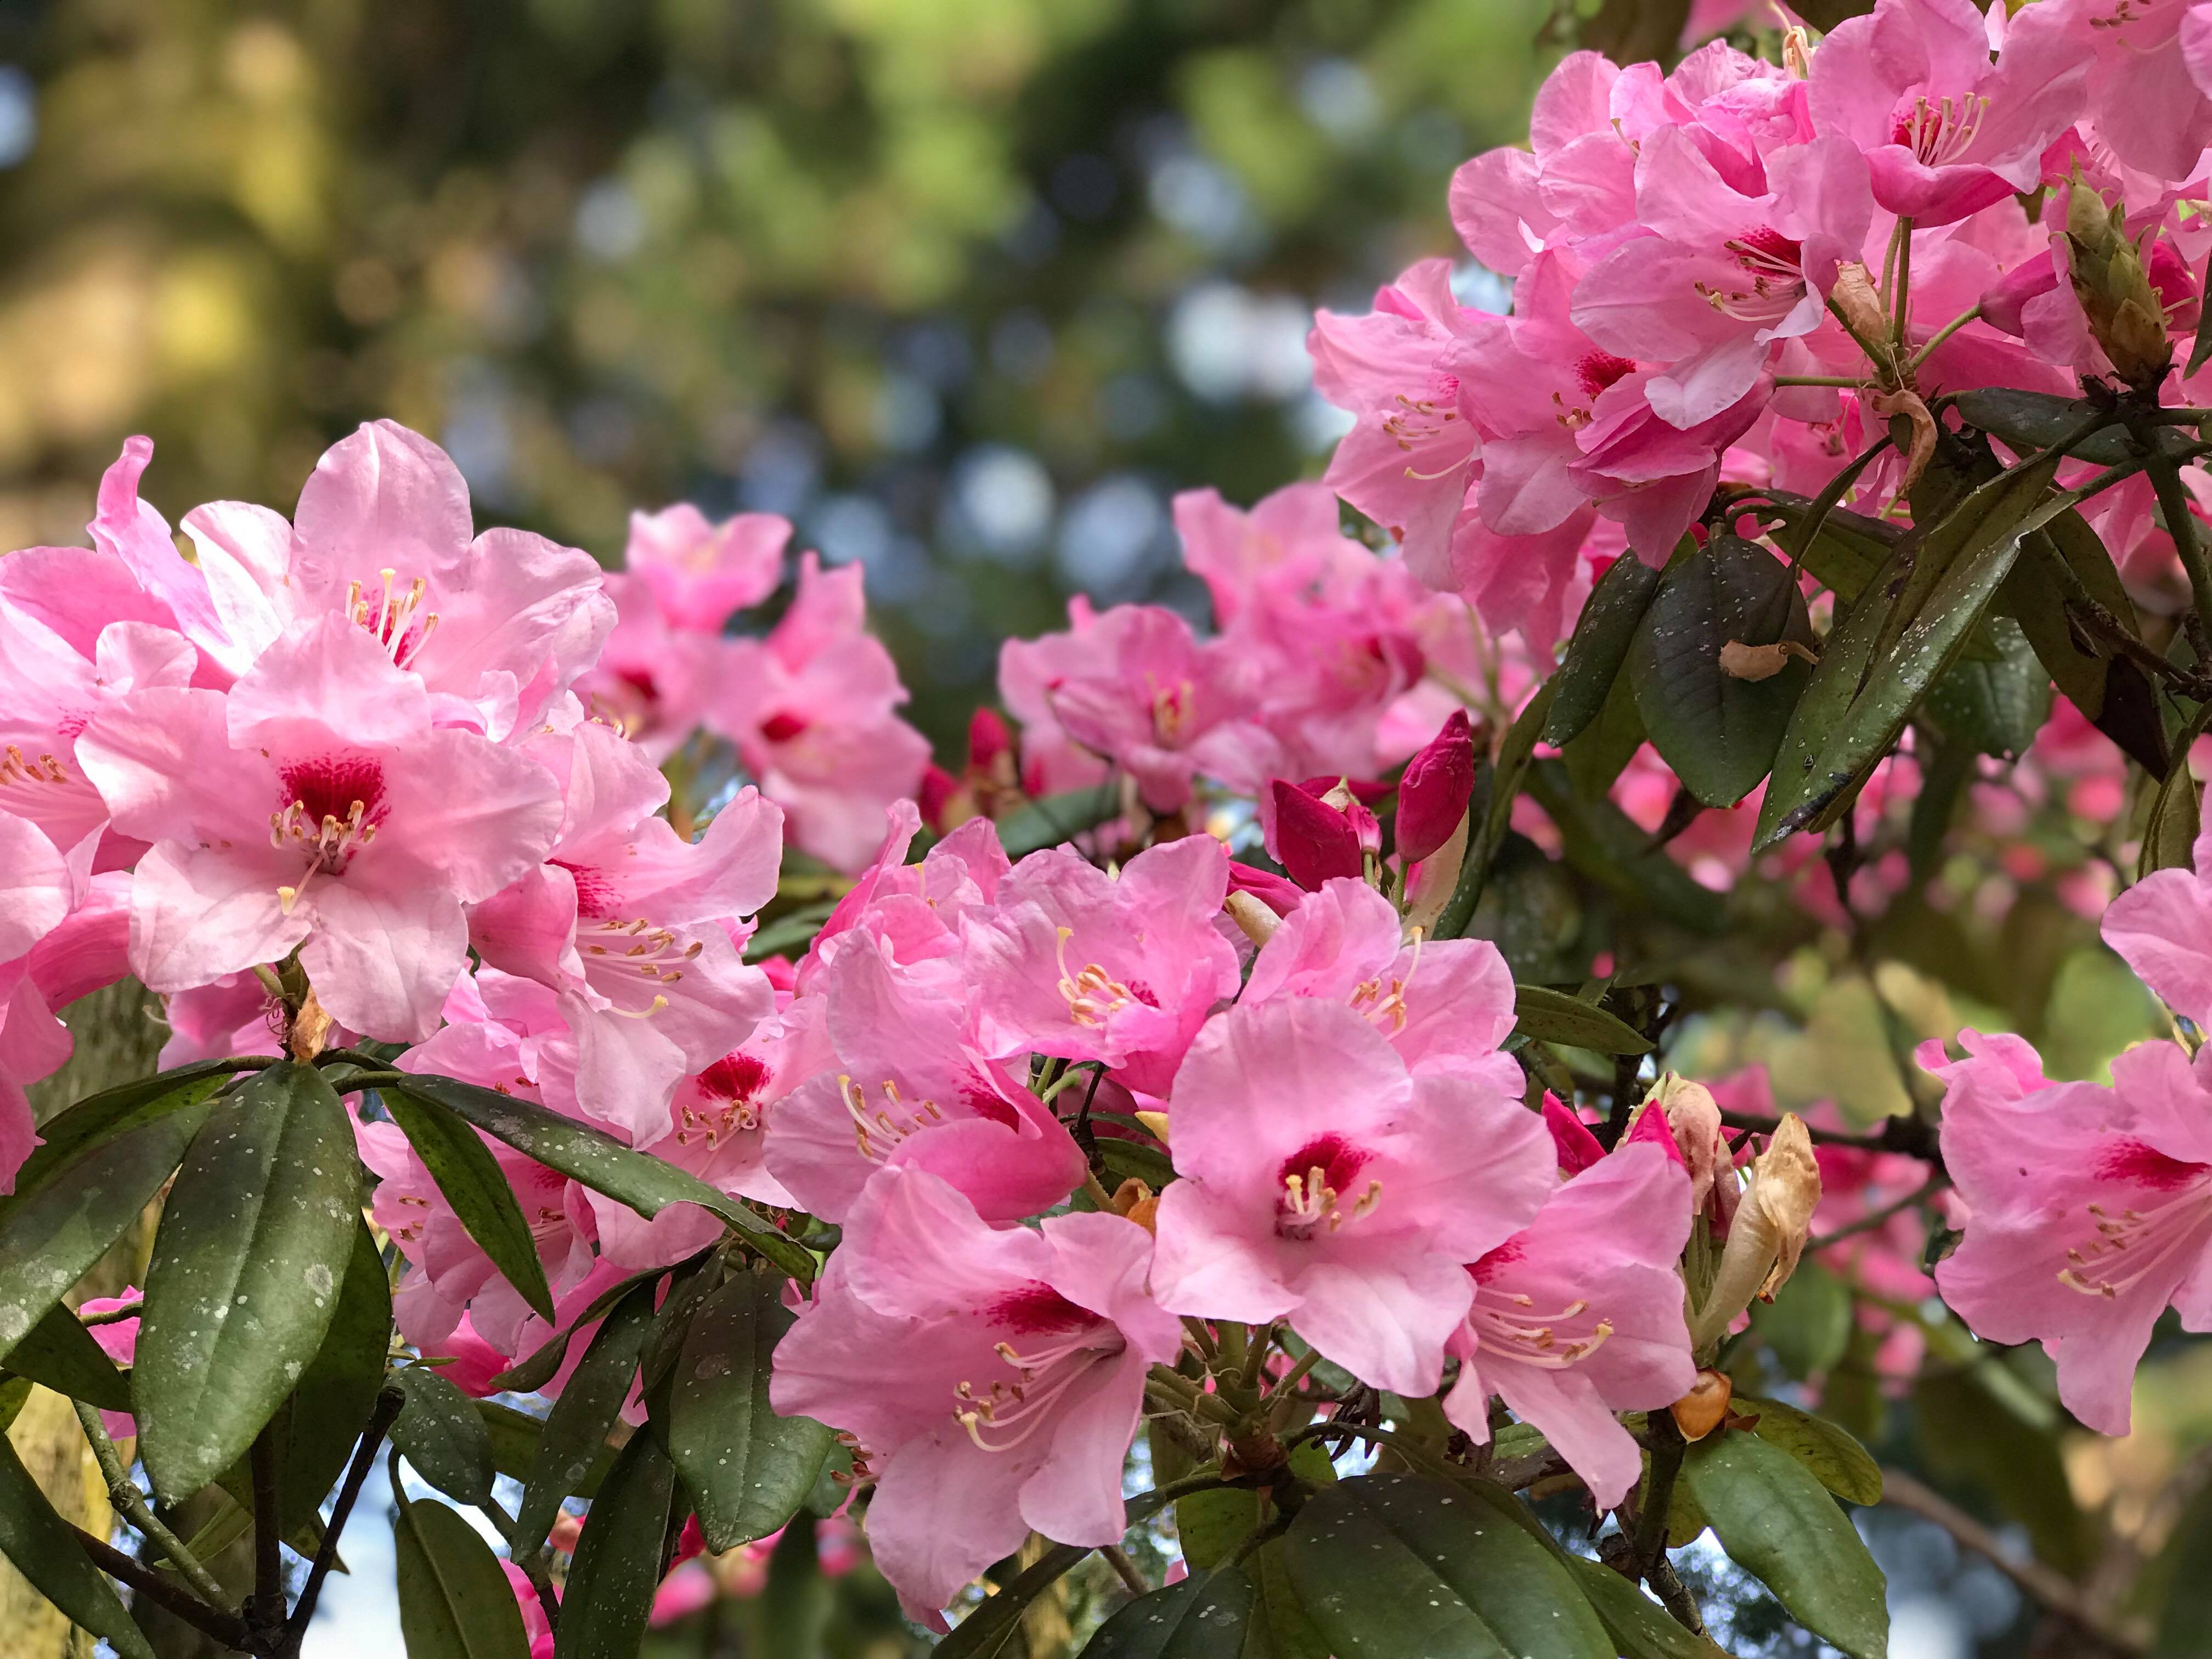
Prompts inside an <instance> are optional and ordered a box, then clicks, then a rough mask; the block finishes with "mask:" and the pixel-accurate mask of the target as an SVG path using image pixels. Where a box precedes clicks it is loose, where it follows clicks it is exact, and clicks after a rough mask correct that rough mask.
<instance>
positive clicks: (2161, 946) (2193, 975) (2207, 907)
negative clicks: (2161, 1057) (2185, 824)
mask: <svg viewBox="0 0 2212 1659" xmlns="http://www.w3.org/2000/svg"><path fill="white" fill-rule="evenodd" d="M2207 870H2212V828H2208V829H2206V830H2204V831H2203V833H2202V834H2200V835H2199V836H2197V844H2196V846H2195V847H2194V848H2192V849H2191V863H2190V866H2189V867H2187V868H2180V867H2176V868H2173V869H2168V870H2158V871H2154V872H2152V873H2151V874H2149V875H2148V876H2145V877H2144V878H2142V880H2141V881H2139V882H2137V883H2136V884H2135V885H2134V886H2132V887H2130V888H2129V889H2128V890H2127V891H2126V892H2124V893H2123V894H2121V895H2120V896H2118V898H2116V899H2114V900H2113V901H2112V908H2110V909H2108V910H2106V912H2105V921H2104V927H2103V933H2104V936H2105V943H2106V944H2107V945H2111V946H2112V949H2113V950H2115V951H2118V952H2119V955H2120V957H2121V960H2123V961H2124V962H2125V963H2127V964H2128V966H2129V967H2130V968H2132V969H2135V970H2136V974H2137V975H2139V976H2140V977H2141V978H2142V981H2143V982H2144V983H2145V984H2146V985H2148V986H2149V987H2150V988H2151V989H2152V990H2154V991H2155V992H2157V993H2158V994H2159V995H2160V996H2161V997H2163V998H2165V999H2166V1004H2167V1006H2169V1007H2171V1008H2172V1010H2173V1011H2174V1012H2176V1013H2178V1014H2181V1015H2183V1016H2185V1018H2189V1019H2191V1020H2193V1021H2195V1022H2196V1023H2197V1025H2198V1026H2199V1027H2201V1028H2205V1029H2212V881H2207V880H2206V878H2205V876H2204V874H2203V872H2205V871H2207Z"/></svg>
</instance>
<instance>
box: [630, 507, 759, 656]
mask: <svg viewBox="0 0 2212 1659" xmlns="http://www.w3.org/2000/svg"><path fill="white" fill-rule="evenodd" d="M790 540H791V520H788V519H784V518H779V517H778V516H777V515H776V514H775V513H738V514H737V515H736V516H735V517H733V518H728V519H725V520H722V522H721V523H720V524H709V523H708V521H707V517H706V515H705V514H704V513H702V512H700V511H699V509H698V508H697V507H693V506H692V505H691V504H690V502H688V501H679V502H678V503H677V504H676V505H675V506H674V507H665V508H663V509H662V510H661V511H660V512H658V513H642V512H640V513H631V514H630V515H629V546H628V547H627V548H625V549H624V550H623V564H624V565H625V566H626V567H627V568H629V571H630V573H631V574H634V575H635V576H637V577H639V578H640V579H641V580H643V581H644V583H645V585H646V586H647V587H648V588H650V589H651V590H652V592H653V599H654V600H655V602H656V603H657V604H658V605H659V610H660V614H661V615H662V616H663V617H665V618H666V619H667V622H668V625H669V626H670V627H671V628H675V629H684V630H685V631H687V632H690V633H695V634H719V633H720V632H721V631H722V625H723V623H726V622H728V621H729V619H730V618H731V617H732V616H733V615H735V614H736V613H737V612H738V611H745V610H750V608H751V607H752V606H754V605H758V604H759V603H760V602H761V601H762V600H763V599H766V598H768V596H769V594H771V593H773V592H775V590H776V586H777V584H778V583H780V582H781V581H782V580H783V550H784V546H785V544H787V543H788V542H789V541H790Z"/></svg>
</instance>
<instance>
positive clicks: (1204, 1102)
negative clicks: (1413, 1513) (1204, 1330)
mask: <svg viewBox="0 0 2212 1659" xmlns="http://www.w3.org/2000/svg"><path fill="white" fill-rule="evenodd" d="M1288 925H1289V924H1288V923H1285V926H1288ZM1169 1115H1170V1121H1171V1122H1172V1123H1173V1125H1174V1133H1173V1136H1172V1139H1171V1142H1170V1149H1171V1151H1172V1152H1173V1155H1174V1158H1175V1166H1176V1173H1177V1174H1178V1175H1180V1176H1182V1179H1181V1180H1179V1181H1176V1182H1174V1183H1173V1184H1171V1185H1170V1187H1169V1188H1168V1189H1167V1190H1166V1191H1165V1192H1164V1193H1163V1194H1161V1196H1160V1208H1159V1218H1158V1226H1159V1249H1158V1260H1157V1261H1156V1262H1155V1265H1154V1267H1153V1270H1152V1281H1153V1288H1154V1289H1155V1290H1156V1291H1158V1295H1159V1298H1160V1301H1161V1303H1162V1304H1164V1305H1165V1306H1166V1307H1168V1308H1170V1309H1172V1310H1175V1311H1176V1312H1178V1313H1188V1314H1195V1315H1199V1316H1204V1317H1208V1318H1215V1319H1233V1320H1243V1321H1249V1322H1263V1321H1267V1320H1272V1319H1281V1318H1287V1319H1288V1320H1289V1321H1290V1324H1291V1328H1292V1329H1293V1330H1295V1331H1296V1332H1297V1334H1298V1335H1299V1336H1300V1337H1301V1338H1302V1339H1303V1340H1305V1341H1306V1342H1307V1343H1309V1344H1310V1345H1311V1346H1313V1347H1315V1348H1317V1349H1318V1350H1320V1351H1321V1352H1322V1354H1323V1355H1324V1356H1325V1357H1326V1358H1329V1359H1332V1360H1334V1361H1335V1362H1336V1363H1337V1364H1340V1365H1342V1366H1343V1367H1344V1368H1345V1369H1346V1370H1349V1371H1351V1372H1352V1375H1354V1376H1357V1377H1358V1378H1359V1379H1360V1380H1361V1381H1362V1382H1364V1383H1370V1384H1372V1385H1373V1386H1374V1387H1376V1388H1378V1389H1391V1390H1393V1391H1395V1392H1397V1393H1401V1394H1405V1395H1423V1394H1429V1393H1432V1392H1434V1390H1435V1389H1436V1387H1437V1383H1438V1381H1439V1379H1440V1378H1441V1376H1442V1374H1443V1359H1444V1345H1445V1342H1446V1340H1447V1339H1448V1338H1449V1336H1450V1335H1451V1334H1452V1332H1453V1330H1454V1329H1455V1328H1457V1326H1458V1325H1459V1323H1460V1322H1461V1321H1462V1320H1463V1319H1464V1318H1465V1317H1466V1316H1467V1310H1468V1307H1469V1305H1470V1304H1471V1303H1472V1301H1473V1297H1474V1286H1473V1282H1472V1281H1471V1280H1470V1279H1468V1275H1467V1273H1466V1272H1465V1271H1464V1270H1463V1269H1462V1267H1460V1266H1459V1264H1460V1263H1461V1262H1462V1261H1478V1260H1480V1258H1481V1257H1482V1256H1484V1255H1486V1254H1488V1253H1489V1251H1491V1250H1492V1249H1495V1248H1496V1247H1497V1246H1498V1245H1499V1244H1501V1243H1504V1241H1505V1239H1506V1238H1507V1237H1510V1235H1511V1234H1513V1233H1514V1232H1516V1231H1518V1230H1519V1229H1520V1228H1521V1227H1522V1226H1523V1225H1527V1223H1528V1221H1529V1220H1530V1219H1531V1218H1533V1217H1534V1215H1535V1213H1536V1212H1537V1210H1538V1209H1539V1207H1541V1205H1542V1204H1543V1201H1544V1199H1545V1197H1546V1195H1547V1194H1548V1193H1549V1191H1550V1190H1551V1188H1552V1186H1553V1182H1554V1180H1555V1179H1556V1176H1555V1173H1554V1170H1553V1156H1552V1142H1551V1138H1550V1136H1549V1135H1547V1133H1545V1130H1544V1126H1543V1121H1542V1120H1541V1119H1540V1118H1539V1117H1537V1115H1535V1114H1534V1113H1533V1112H1529V1111H1526V1110H1524V1109H1522V1107H1521V1105H1520V1104H1519V1103H1518V1102H1517V1101H1516V1100H1513V1099H1511V1098H1510V1097H1503V1096H1501V1095H1500V1094H1499V1093H1498V1091H1497V1089H1496V1088H1495V1087H1493V1086H1492V1085H1490V1084H1489V1083H1488V1082H1486V1081H1482V1082H1478V1081H1472V1080H1468V1079H1462V1078H1458V1077H1454V1076H1450V1075H1449V1074H1437V1073H1426V1074H1416V1073H1413V1072H1411V1071H1409V1070H1408V1068H1407V1065H1406V1062H1405V1061H1404V1060H1402V1059H1401V1058H1400V1057H1399V1055H1398V1054H1397V1053H1396V1052H1395V1050H1394V1049H1392V1048H1391V1047H1390V1045H1389V1042H1388V1041H1387V1040H1386V1039H1385V1038H1384V1037H1383V1035H1382V1034H1381V1033H1380V1032H1378V1031H1377V1030H1376V1029H1375V1028H1374V1026H1373V1025H1372V1024H1370V1023H1369V1021H1368V1020H1366V1019H1365V1018H1363V1017H1362V1016H1361V1015H1360V1014H1359V1013H1358V1012H1356V1011H1354V1010H1353V1009H1352V1008H1349V1007H1346V1006H1344V1005H1342V1004H1340V1003H1338V1002H1335V1001H1334V1000H1322V999H1319V998H1311V997H1291V998H1285V999H1283V1000H1279V1001H1275V1002H1270V1003H1266V1004H1262V1005H1261V1006H1254V1007H1238V1008H1232V1009H1231V1010H1230V1011H1229V1012H1226V1013H1225V1014H1222V1015H1220V1016H1219V1017H1218V1018H1216V1019H1214V1020H1213V1021H1212V1022H1211V1023H1210V1024H1208V1025H1207V1027H1206V1030H1205V1031H1203V1032H1202V1033H1200V1036H1199V1040H1198V1041H1197V1042H1194V1044H1192V1046H1191V1051H1190V1054H1189V1056H1188V1058H1187V1059H1186V1060H1184V1061H1183V1064H1182V1070H1181V1071H1180V1072H1178V1073H1176V1085H1175V1093H1174V1096H1173V1097H1172V1100H1171V1103H1170V1109H1169Z"/></svg>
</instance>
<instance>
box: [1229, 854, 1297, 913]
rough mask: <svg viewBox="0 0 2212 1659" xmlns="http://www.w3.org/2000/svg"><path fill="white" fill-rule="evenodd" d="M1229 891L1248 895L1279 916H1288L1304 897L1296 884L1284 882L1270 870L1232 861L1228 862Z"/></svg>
mask: <svg viewBox="0 0 2212 1659" xmlns="http://www.w3.org/2000/svg"><path fill="white" fill-rule="evenodd" d="M1229 890H1230V891H1231V892H1232V893H1249V894H1250V895H1251V896H1253V897H1254V898H1255V899H1257V900H1259V901H1260V902H1261V903H1262V904H1264V905H1266V906H1267V908H1269V909H1270V910H1273V912H1274V913H1275V914H1276V915H1279V916H1287V915H1290V914H1291V911H1293V910H1295V909H1297V908H1298V902H1299V901H1300V900H1301V899H1303V898H1304V897H1305V894H1304V891H1303V890H1300V888H1299V887H1298V885H1297V883H1296V882H1291V881H1285V880H1284V879H1283V878H1281V877H1280V876H1279V875H1277V874H1276V873H1275V872H1273V871H1272V870H1262V869H1261V868H1259V867H1258V866H1255V865H1250V864H1240V863H1238V862H1237V860H1234V859H1231V860H1230V861H1229Z"/></svg>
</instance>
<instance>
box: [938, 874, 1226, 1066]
mask: <svg viewBox="0 0 2212 1659" xmlns="http://www.w3.org/2000/svg"><path fill="white" fill-rule="evenodd" d="M1228 890H1229V854H1227V853H1226V852H1225V851H1223V850H1222V846H1221V843H1220V842H1218V841H1215V840H1214V839H1213V838H1212V836H1185V837H1184V838H1182V840H1180V841H1171V842H1164V843H1163V844H1161V845H1159V846H1158V847H1153V848H1147V849H1146V851H1144V852H1142V853H1139V854H1137V856H1136V857H1134V858H1133V859H1131V860H1129V862H1128V863H1127V865H1125V866H1123V867H1122V870H1121V874H1120V875H1119V876H1118V877H1115V876H1109V875H1108V874H1107V873H1106V872H1104V871H1103V870H1099V869H1096V868H1094V867H1093V866H1091V865H1089V864H1086V863H1085V862H1084V861H1083V860H1081V859H1079V858H1078V857H1076V856H1075V855H1074V854H1073V853H1067V852H1063V851H1060V850H1058V849H1052V850H1048V851H1046V852H1042V853H1032V854H1030V856H1029V857H1027V858H1025V859H1024V860H1022V861H1021V862H1020V863H1019V864H1018V865H1016V866H1014V868H1013V870H1012V872H1011V873H1010V874H1008V875H1007V876H1006V878H1005V880H1004V881H1002V882H1001V883H1000V886H999V903H998V905H997V907H996V908H994V910H992V911H990V912H989V913H987V914H986V915H981V916H978V917H972V918H970V919H969V921H967V922H966V923H965V924H964V925H963V939H964V945H965V959H964V963H963V969H962V971H963V976H964V978H965V980H966V981H967V983H968V985H969V987H970V989H969V994H970V995H971V996H972V998H973V1006H974V1008H975V1028H976V1033H977V1036H978V1038H979V1040H980V1042H981V1047H982V1048H983V1049H984V1050H985V1052H987V1053H990V1054H1012V1053H1016V1052H1018V1051H1024V1050H1027V1051H1031V1052H1035V1053H1037V1054H1058V1055H1060V1056H1061V1057H1063V1058H1065V1059H1068V1060H1104V1061H1105V1062H1106V1063H1107V1064H1108V1065H1109V1066H1111V1067H1112V1068H1113V1069H1114V1071H1115V1074H1116V1075H1117V1076H1119V1077H1120V1078H1121V1080H1122V1081H1123V1082H1124V1083H1126V1084H1127V1086H1128V1087H1130V1088H1132V1089H1134V1090H1138V1091H1141V1092H1143V1093H1146V1094H1155V1095H1158V1094H1165V1093H1166V1092H1167V1087H1168V1084H1169V1081H1170V1079H1172V1078H1173V1077H1174V1075H1175V1068H1176V1065H1177V1064H1178V1063H1179V1062H1180V1061H1181V1060H1182V1055H1183V1050H1184V1049H1185V1048H1188V1046H1189V1044H1190V1040H1191V1038H1192V1037H1194V1036H1196V1035H1197V1034H1198V1028H1199V1026H1200V1024H1203V1023H1204V1022H1205V1019H1206V1014H1207V1013H1208V1012H1210V1011H1211V1010H1212V1007H1213V1005H1214V1004H1215V1003H1216V1002H1217V1001H1218V1000H1221V999H1223V998H1225V997H1229V996H1233V995H1234V994H1236V991H1237V952H1236V951H1235V949H1234V948H1233V947H1232V946H1231V945H1230V943H1229V941H1228V939H1226V938H1225V937H1224V936H1223V935H1222V933H1221V932H1220V929H1219V927H1218V925H1217V918H1218V916H1219V914H1220V910H1221V902H1222V900H1223V899H1224V898H1225V897H1226V896H1228Z"/></svg>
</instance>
